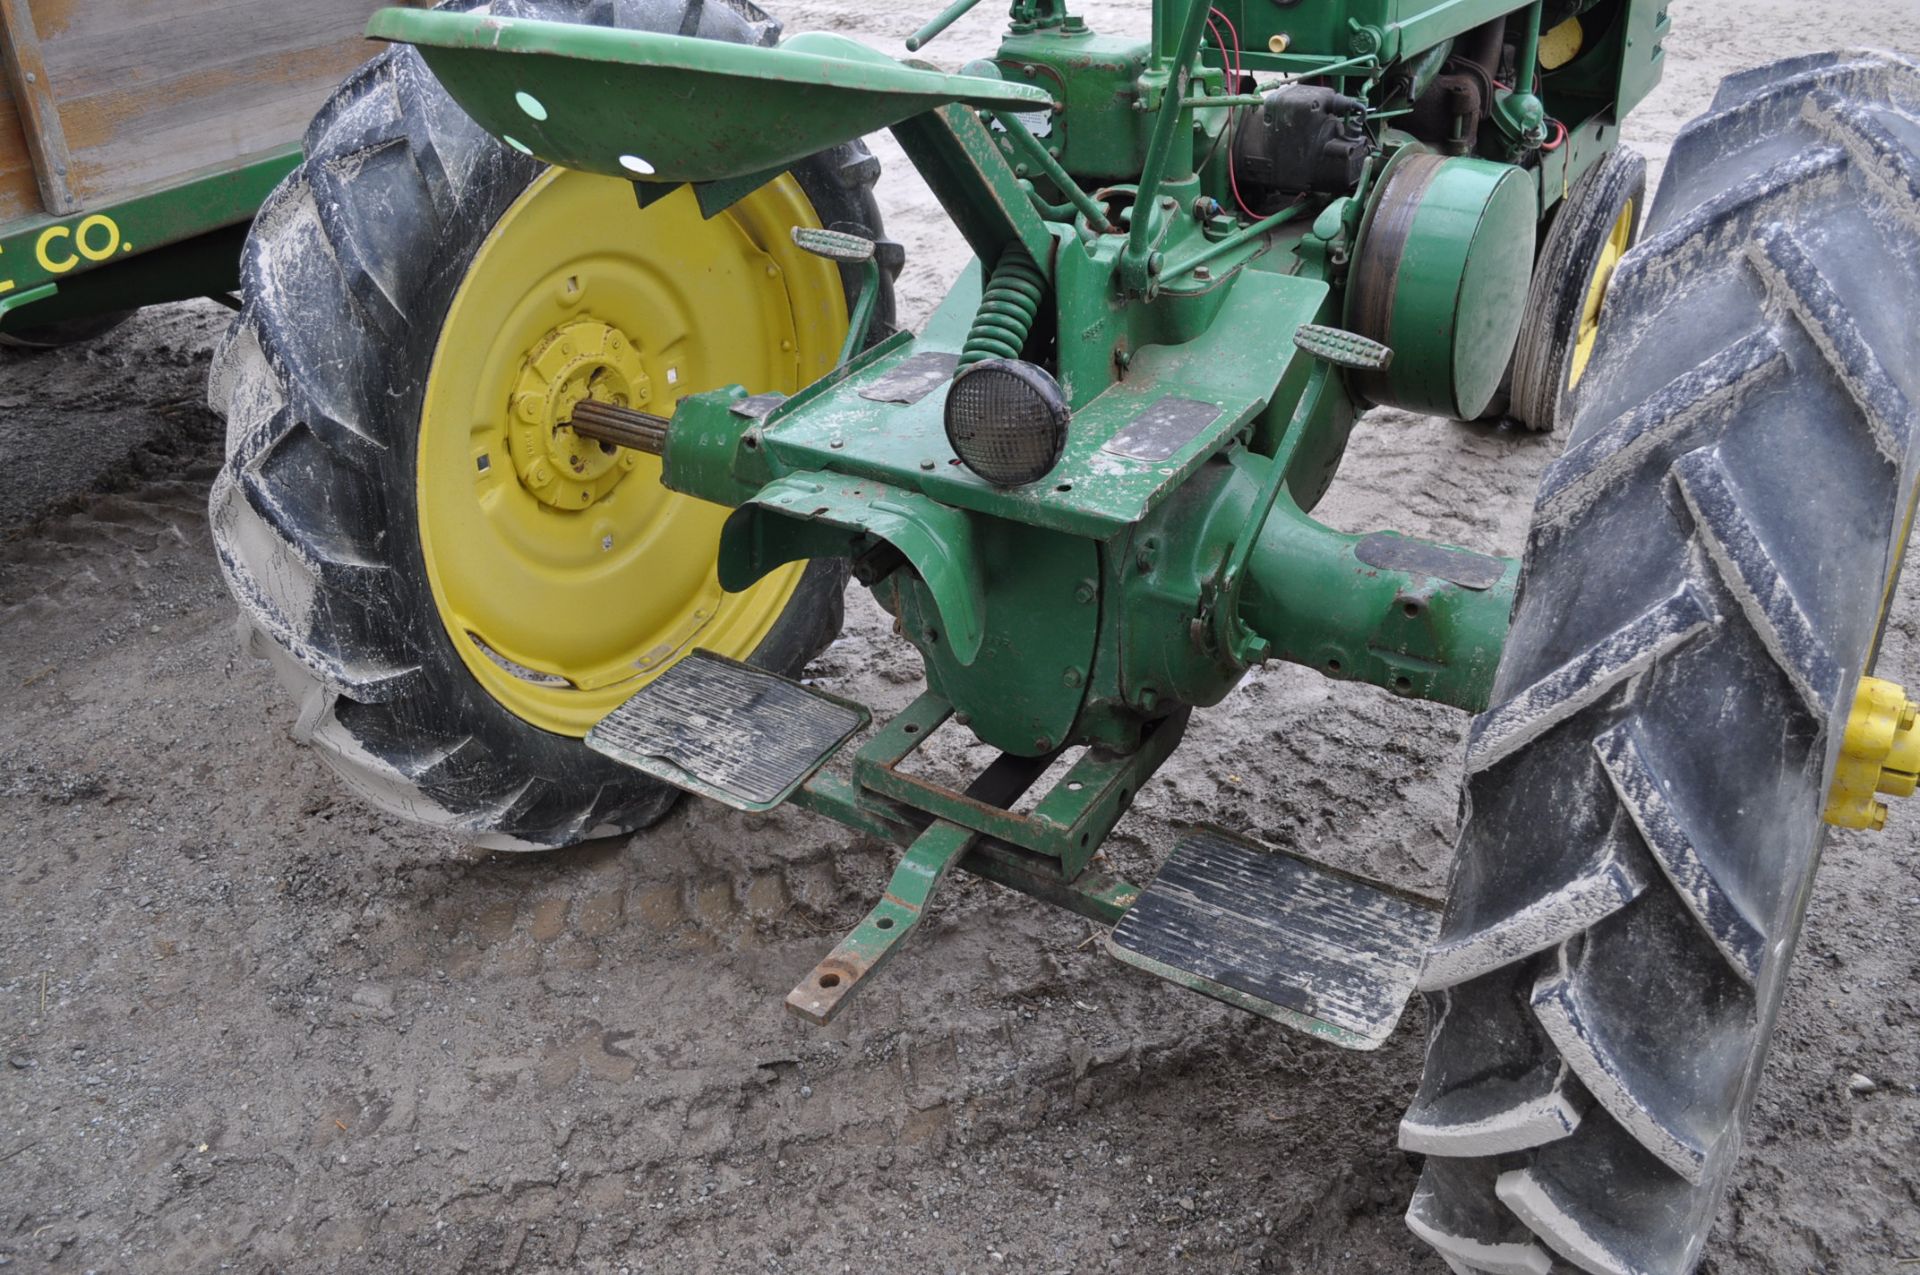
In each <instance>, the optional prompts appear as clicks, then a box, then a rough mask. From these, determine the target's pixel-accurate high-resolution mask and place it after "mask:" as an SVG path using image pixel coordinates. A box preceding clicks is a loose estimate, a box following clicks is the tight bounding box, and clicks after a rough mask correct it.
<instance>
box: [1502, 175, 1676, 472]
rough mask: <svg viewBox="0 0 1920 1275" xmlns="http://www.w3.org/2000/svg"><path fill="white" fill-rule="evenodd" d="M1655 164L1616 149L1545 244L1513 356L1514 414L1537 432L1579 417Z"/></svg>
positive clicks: (1569, 201)
mask: <svg viewBox="0 0 1920 1275" xmlns="http://www.w3.org/2000/svg"><path fill="white" fill-rule="evenodd" d="M1646 204H1647V161H1646V160H1645V159H1643V158H1641V157H1640V155H1639V154H1637V153H1636V152H1634V151H1630V150H1627V149H1625V148H1615V149H1614V150H1612V151H1609V152H1608V153H1607V156H1606V158H1604V159H1602V160H1601V161H1600V162H1599V163H1597V164H1595V165H1594V166H1593V167H1592V168H1590V169H1588V170H1587V171H1586V172H1585V173H1583V174H1582V175H1581V177H1580V180H1579V181H1577V182H1575V183H1574V186H1573V189H1572V190H1571V191H1569V192H1567V197H1566V199H1565V200H1564V201H1563V202H1562V204H1561V207H1560V210H1559V212H1558V213H1557V214H1556V215H1555V217H1554V219H1553V225H1552V226H1551V227H1549V228H1548V230H1547V235H1546V239H1545V240H1544V241H1543V242H1542V243H1541V245H1540V258H1539V261H1538V263H1537V264H1536V265H1535V266H1534V270H1533V284H1532V286H1531V287H1530V288H1529V289H1528V292H1527V307H1526V318H1525V319H1524V320H1523V321H1522V323H1521V326H1520V341H1519V344H1518V345H1517V346H1516V347H1515V348H1514V352H1513V372H1512V377H1511V380H1510V382H1509V385H1508V397H1507V415H1508V416H1510V417H1512V418H1513V419H1514V420H1516V421H1519V422H1520V423H1521V424H1522V425H1524V426H1526V427H1527V428H1528V429H1530V430H1533V431H1534V432H1536V433H1541V434H1544V433H1548V432H1550V431H1552V430H1553V429H1555V428H1556V427H1557V426H1559V425H1561V424H1563V423H1565V422H1567V421H1570V420H1572V419H1573V417H1574V415H1575V412H1576V410H1577V408H1578V392H1579V388H1580V383H1581V381H1582V380H1583V379H1585V376H1586V371H1587V365H1588V361H1589V360H1590V359H1591V358H1592V355H1593V349H1594V345H1595V344H1596V338H1597V337H1598V335H1599V325H1600V310H1601V305H1602V303H1603V302H1604V301H1605V300H1606V296H1607V288H1608V286H1609V284H1610V283H1611V282H1612V279H1613V275H1614V271H1615V270H1616V269H1618V267H1619V264H1620V259H1621V257H1623V256H1624V255H1625V254H1626V252H1627V250H1628V249H1629V248H1631V247H1632V246H1633V245H1634V243H1635V242H1636V241H1637V240H1638V239H1639V237H1640V219H1641V215H1642V213H1643V211H1644V210H1645V208H1646Z"/></svg>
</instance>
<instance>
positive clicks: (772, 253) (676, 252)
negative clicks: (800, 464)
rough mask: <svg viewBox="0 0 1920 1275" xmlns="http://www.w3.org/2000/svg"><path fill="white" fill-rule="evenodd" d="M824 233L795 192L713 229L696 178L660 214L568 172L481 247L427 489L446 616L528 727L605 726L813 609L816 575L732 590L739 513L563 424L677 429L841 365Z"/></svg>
mask: <svg viewBox="0 0 1920 1275" xmlns="http://www.w3.org/2000/svg"><path fill="white" fill-rule="evenodd" d="M819 224H820V223H819V219H818V218H817V217H816V216H815V214H814V211H813V208H812V205H811V204H810V203H809V202H808V200H807V198H806V196H805V194H803V193H802V192H801V190H800V187H799V185H798V184H797V183H796V182H795V181H794V180H793V179H792V178H791V177H781V178H780V179H779V180H777V181H775V182H772V183H771V184H769V185H768V186H766V187H763V188H762V189H761V190H759V191H758V192H756V193H755V194H753V195H751V196H749V197H748V198H747V199H745V200H743V201H741V202H740V203H738V204H736V205H735V206H734V207H733V208H732V209H730V210H729V211H727V212H726V213H723V214H721V215H720V216H717V217H714V218H713V219H711V220H706V219H703V218H702V217H701V216H700V210H699V207H698V205H697V204H696V203H695V201H694V198H693V195H692V193H691V192H690V191H689V190H687V189H686V188H684V187H683V188H682V189H680V190H678V191H676V192H674V193H673V194H671V195H669V196H667V197H665V198H663V199H661V200H659V201H657V202H656V203H654V204H652V205H651V206H649V207H648V208H646V209H645V210H642V209H640V208H639V207H638V206H637V204H636V202H635V200H634V196H633V187H632V186H631V185H630V184H629V183H627V182H624V181H618V180H614V179H610V178H604V177H594V176H590V175H587V174H583V173H576V172H569V171H565V170H561V169H551V170H549V171H548V172H546V173H545V174H543V175H542V176H541V177H540V178H538V179H537V180H536V181H535V182H534V183H533V184H532V185H531V186H529V187H528V188H527V190H526V191H525V192H524V193H523V194H522V195H521V196H520V198H519V199H518V200H516V201H515V202H514V204H513V206H512V207H510V208H509V209H507V211H506V213H505V214H504V215H503V216H502V217H501V218H500V220H499V222H498V223H497V224H496V225H495V226H494V228H493V230H492V232H491V233H490V234H489V235H488V236H487V238H486V240H485V241H484V242H483V243H482V244H481V246H480V249H479V251H478V252H477V253H476V254H475V256H474V259H473V262H472V264H471V266H470V267H469V269H468V272H467V276H466V279H465V280H464V281H463V282H462V283H461V285H460V289H459V291H458V292H457V293H456V294H455V295H454V298H453V303H452V305H451V306H450V307H449V308H448V310H447V317H446V321H445V323H444V324H443V325H442V327H441V331H440V338H439V342H438V345H437V346H436V347H435V350H434V356H433V363H432V367H431V370H430V372H429V374H428V382H427V392H426V398H425V401H424V403H423V404H422V407H421V413H420V446H419V467H418V470H417V473H416V497H417V502H418V510H419V525H420V546H421V551H422V554H423V556H424V558H425V563H426V571H427V578H428V580H429V582H430V583H431V586H432V589H433V598H434V602H435V604H436V606H437V607H438V609H439V612H440V619H441V621H442V623H443V624H444V625H445V626H446V630H447V634H448V636H449V638H451V640H452V642H453V646H454V649H455V650H457V651H458V652H459V653H460V658H461V659H462V660H463V661H464V662H465V663H466V666H467V668H468V670H469V671H470V672H471V673H472V674H473V676H474V678H475V680H477V681H478V682H479V683H480V685H481V686H483V687H484V688H485V689H486V690H487V692H488V693H489V694H490V695H492V696H493V698H494V699H496V700H498V701H499V702H500V703H501V704H502V705H504V706H505V707H506V708H507V709H509V710H510V711H512V712H513V713H515V714H517V715H518V716H520V717H522V718H524V719H525V720H527V721H529V722H531V723H533V724H534V725H536V726H540V727H543V728H545V729H547V730H551V731H556V732H559V733H561V734H566V735H576V736H577V735H584V734H585V733H586V732H587V730H588V729H589V728H591V727H592V726H593V724H594V723H595V722H597V721H598V720H599V719H600V718H601V717H603V716H605V715H606V714H607V713H609V712H611V711H612V710H613V709H614V708H616V707H617V706H618V705H620V704H621V703H622V702H624V701H625V700H626V699H627V697H628V696H630V695H632V694H633V692H634V691H636V690H637V689H639V687H640V686H641V685H643V684H644V683H645V682H646V681H647V680H648V679H650V678H652V677H654V676H657V675H658V674H659V673H660V672H661V671H662V670H663V669H665V668H667V667H668V666H669V665H671V664H672V663H673V662H674V661H675V660H677V659H679V658H680V657H681V656H683V655H685V654H686V653H687V652H688V651H690V650H692V649H693V648H694V647H696V646H701V647H706V648H708V649H710V650H714V651H718V652H719V653H721V654H723V655H728V656H732V657H734V658H737V659H738V658H745V657H746V656H747V655H748V654H750V653H751V652H752V651H753V650H754V648H755V647H757V646H758V645H759V644H760V642H761V640H762V639H763V638H765V637H766V635H767V632H768V630H769V629H771V628H772V627H773V624H774V622H775V621H776V620H777V619H778V618H779V616H780V613H781V611H782V610H783V609H784V608H785V606H786V604H787V602H788V600H789V599H790V598H791V597H792V596H793V591H794V589H795V588H796V587H797V586H798V584H799V581H800V575H801V572H802V571H803V570H804V569H805V564H804V563H794V564H791V565H789V566H787V567H785V568H783V569H781V570H779V571H776V572H774V573H773V574H771V575H769V576H767V577H766V578H765V579H763V580H761V581H760V582H759V583H758V584H756V585H754V586H753V587H752V588H751V589H749V590H748V591H746V592H744V593H738V594H728V593H725V592H723V591H722V590H721V588H720V585H719V581H718V579H717V578H716V576H715V569H714V562H715V550H716V546H717V542H718V537H719V531H720V524H721V522H722V521H723V520H724V519H725V517H726V514H727V511H726V510H725V509H722V508H720V507H719V506H716V505H710V504H707V503H705V502H704V501H699V500H693V499H690V498H688V497H685V496H680V495H677V494H675V493H673V492H670V491H668V490H667V489H666V488H664V487H662V486H661V485H660V462H659V461H658V460H657V459H656V458H654V457H652V456H646V455H642V454H639V453H636V452H629V451H625V450H621V449H612V450H609V449H606V448H603V447H602V446H601V445H599V444H597V443H593V442H591V441H589V440H583V439H580V438H578V437H576V436H575V435H574V434H573V431H572V430H570V429H567V428H566V427H565V426H563V425H560V424H558V422H561V421H564V420H566V419H567V418H568V416H569V415H570V414H571V411H572V407H573V404H574V403H576V402H578V401H579V400H580V399H581V398H584V397H593V398H598V399H601V400H603V401H610V402H620V403H625V404H628V405H631V406H634V407H641V408H645V409H646V410H648V411H651V412H657V413H659V414H661V415H669V414H671V413H672V411H673V407H674V404H675V403H676V402H678V401H679V399H681V398H682V397H684V396H685V395H688V394H694V393H699V392H701V391H703V390H709V389H714V388H716V387H719V386H723V385H733V384H739V385H744V386H746V388H747V389H748V390H749V391H751V392H753V393H761V392H765V391H782V392H786V393H791V392H792V391H794V390H796V389H798V388H799V387H800V386H802V385H804V384H806V383H807V382H809V381H811V380H813V379H814V378H816V377H818V376H820V375H821V374H823V373H825V372H827V371H829V370H830V369H831V368H832V367H833V364H834V361H835V359H836V357H837V356H838V353H839V347H840V342H841V340H842V338H843V337H844V336H845V335H846V330H847V310H846V297H845V295H844V293H843V292H842V290H841V285H840V276H839V272H838V270H837V269H836V268H835V267H834V266H833V265H832V264H831V263H829V262H826V261H823V260H821V259H819V258H816V257H813V256H810V255H808V254H806V253H803V252H801V251H800V250H799V249H797V248H795V247H794V246H793V241H792V239H791V238H790V232H791V229H792V228H793V227H794V226H796V225H804V226H817V225H819Z"/></svg>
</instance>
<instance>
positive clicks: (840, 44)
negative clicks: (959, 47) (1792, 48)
mask: <svg viewBox="0 0 1920 1275" xmlns="http://www.w3.org/2000/svg"><path fill="white" fill-rule="evenodd" d="M367 34H368V35H370V36H372V37H374V38H376V39H381V40H398V41H404V42H406V43H409V44H413V45H416V46H418V47H419V49H420V53H421V55H422V56H423V57H425V58H426V60H427V65H428V66H429V67H431V68H432V70H433V73H434V75H435V76H436V77H438V79H439V81H440V83H441V84H442V85H444V86H445V87H446V89H447V91H448V92H449V93H451V94H452V95H453V97H454V100H456V101H457V102H459V103H460V105H461V107H462V108H464V109H465V110H466V112H467V113H468V114H469V115H471V116H473V118H474V119H475V120H477V121H478V122H479V123H480V124H481V125H482V126H484V127H486V128H487V129H489V130H491V131H492V132H494V133H497V134H499V135H500V136H502V137H504V138H506V139H507V140H508V141H509V142H511V143H512V144H514V145H516V146H518V147H520V148H521V149H522V150H525V151H528V152H529V153H531V154H534V155H537V156H539V157H540V158H541V159H544V160H546V161H548V162H549V163H554V164H559V165H562V166H564V167H567V168H576V169H580V170H582V171H585V172H591V173H601V174H604V175H607V176H610V177H626V178H631V179H641V180H648V181H656V182H667V183H677V182H711V181H724V180H728V179H736V178H744V177H751V176H755V175H759V174H771V173H774V172H778V171H780V170H781V169H784V168H786V167H788V166H789V165H791V164H793V163H795V162H797V161H799V160H802V159H805V158H806V157H807V156H809V155H812V154H815V153H816V152H818V151H821V150H825V149H826V148H828V147H830V146H836V145H839V144H840V143H842V142H846V141H849V140H851V139H853V138H856V137H861V136H864V135H865V134H867V133H871V132H874V131H876V130H878V129H883V128H887V127H889V126H891V125H894V124H897V123H899V122H900V121H901V120H904V119H907V118H909V117H911V116H914V115H918V114H920V113H921V112H923V111H928V110H932V109H934V108H936V107H940V106H944V105H946V104H948V103H950V102H960V103H965V104H966V105H968V106H975V107H983V108H998V109H1026V110H1032V109H1033V108H1034V107H1036V106H1038V107H1043V108H1044V107H1045V106H1047V105H1048V104H1049V102H1050V101H1051V99H1050V98H1049V97H1048V96H1047V94H1046V92H1045V90H1043V89H1040V88H1036V87H1034V86H1032V85H1026V84H1005V83H1002V82H1001V81H999V80H994V79H989V78H987V77H985V76H977V75H944V74H941V73H940V72H937V71H926V70H920V69H918V68H915V67H909V66H903V65H901V64H900V63H899V62H896V61H894V60H893V59H892V58H890V57H888V56H886V55H885V54H884V53H879V52H876V51H875V50H872V49H869V48H867V47H866V46H865V45H863V44H860V43H859V42H858V41H855V40H850V39H848V38H846V37H845V36H838V35H832V34H828V33H825V32H805V33H802V34H800V35H796V36H793V37H792V38H791V39H789V40H787V41H786V42H785V43H784V44H782V45H780V46H779V47H778V48H771V49H768V48H759V47H756V46H753V45H743V44H728V43H724V42H721V41H717V40H701V39H696V38H693V37H691V36H681V35H660V34H655V33H653V32H647V31H620V30H615V29H613V28H610V27H597V26H586V25H582V24H577V23H571V22H538V21H532V20H528V19H520V18H496V17H492V16H490V15H487V14H474V13H442V12H421V11H417V10H412V9H382V10H381V11H380V12H379V13H376V14H375V15H374V16H373V20H372V21H371V22H370V23H368V25H367Z"/></svg>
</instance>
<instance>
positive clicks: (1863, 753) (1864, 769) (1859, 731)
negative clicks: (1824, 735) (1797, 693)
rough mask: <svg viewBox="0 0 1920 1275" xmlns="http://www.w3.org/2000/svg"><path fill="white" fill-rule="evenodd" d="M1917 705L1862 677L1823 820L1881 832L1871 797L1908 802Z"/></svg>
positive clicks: (1880, 811) (1918, 777)
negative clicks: (1902, 798) (1894, 798)
mask: <svg viewBox="0 0 1920 1275" xmlns="http://www.w3.org/2000/svg"><path fill="white" fill-rule="evenodd" d="M1916 724H1920V705H1916V704H1914V703H1913V701H1912V700H1909V699H1908V698H1907V693H1906V691H1905V690H1903V689H1902V688H1901V687H1900V686H1898V685H1896V684H1895V683H1893V682H1888V681H1883V680H1882V679H1880V678H1877V677H1862V678H1861V679H1860V689H1859V690H1857V691H1855V692H1854V696H1853V710H1852V711H1851V712H1850V713H1849V714H1848V715H1847V731H1846V735H1845V737H1844V738H1843V740H1842V741H1841V745H1840V760H1839V762H1838V763H1837V764H1836V765H1835V766H1834V769H1833V786H1832V787H1831V788H1829V789H1828V790H1827V808H1826V811H1825V813H1824V814H1823V816H1822V817H1823V818H1824V819H1825V820H1826V821H1827V822H1828V823H1830V824H1833V825H1835V826H1836V827H1840V828H1869V829H1872V830H1874V831H1876V832H1877V831H1879V830H1880V829H1882V828H1884V827H1886V826H1887V805H1886V803H1885V802H1883V801H1880V800H1878V799H1877V798H1876V797H1875V794H1876V793H1884V794H1886V795H1887V796H1889V797H1911V796H1913V791H1914V788H1915V787H1916V786H1917V785H1920V730H1916V729H1915V726H1916Z"/></svg>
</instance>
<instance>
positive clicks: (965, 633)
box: [719, 471, 1004, 665]
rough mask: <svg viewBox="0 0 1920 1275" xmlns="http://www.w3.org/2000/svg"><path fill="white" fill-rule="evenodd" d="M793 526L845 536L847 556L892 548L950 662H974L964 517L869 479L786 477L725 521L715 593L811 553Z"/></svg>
mask: <svg viewBox="0 0 1920 1275" xmlns="http://www.w3.org/2000/svg"><path fill="white" fill-rule="evenodd" d="M795 522H802V523H817V524H820V525H822V526H825V527H830V528H834V529H836V530H838V531H841V532H843V533H848V535H847V537H846V543H847V548H846V549H845V550H844V552H845V553H846V555H847V556H848V557H851V556H853V555H854V553H856V552H858V551H859V550H861V549H863V548H865V547H866V544H865V538H870V539H871V540H881V541H885V542H886V543H887V544H890V545H892V546H893V547H894V548H895V549H896V550H898V551H899V552H900V554H901V556H902V557H904V558H905V560H906V562H907V563H908V565H909V566H911V567H912V569H913V573H914V574H915V575H916V576H917V577H918V578H919V580H920V582H921V585H922V587H923V588H924V589H925V590H926V593H927V596H928V597H929V598H930V599H931V600H932V606H931V608H930V609H931V612H932V618H931V620H930V624H931V625H937V627H938V631H939V632H940V633H941V635H942V636H941V639H940V640H941V641H943V642H944V643H945V645H946V647H947V648H948V649H950V650H951V651H952V652H953V657H954V658H955V659H956V660H957V661H959V663H960V664H961V665H968V664H972V663H973V662H974V660H975V659H976V658H977V657H978V656H979V654H980V645H981V643H982V642H983V641H984V640H985V638H986V614H987V595H986V586H985V581H984V580H983V579H982V578H981V574H980V573H979V572H978V571H977V570H975V569H974V562H975V559H976V558H977V557H978V554H979V548H978V546H977V544H976V543H975V540H976V537H975V528H974V522H973V519H971V518H970V517H969V516H968V515H967V514H965V513H963V512H962V511H960V510H958V509H954V508H952V507H951V506H949V505H943V504H941V503H939V502H938V501H935V500H929V499H928V498H927V497H925V496H922V495H920V494H919V493H918V492H914V491H905V490H902V489H900V488H897V487H890V486H888V485H887V484H884V483H879V482H875V481H874V480H872V479H860V478H850V477H846V476H843V475H838V474H831V473H823V472H819V471H813V472H802V473H797V474H789V475H787V476H786V477H784V478H781V479H778V480H776V481H774V482H771V483H768V484H767V485H766V486H765V487H763V488H761V489H760V490H759V491H758V492H757V493H755V495H754V497H753V499H752V500H750V501H748V502H747V503H746V504H744V505H742V506H741V507H740V508H739V509H737V510H736V511H735V512H734V514H733V516H732V517H730V518H729V519H728V520H727V525H726V528H725V530H724V531H723V532H722V534H721V539H720V564H719V573H720V584H721V587H723V588H725V589H729V590H732V591H735V592H738V591H740V590H742V589H745V588H747V587H748V586H749V585H751V584H752V583H753V582H754V581H756V580H758V579H759V578H760V577H761V576H764V575H765V574H767V572H769V571H772V570H773V569H774V568H775V567H778V566H780V565H782V564H783V563H786V562H791V561H794V556H793V554H794V552H795V550H796V549H799V548H803V547H804V548H807V549H809V550H811V549H812V548H814V544H815V542H814V541H813V538H812V537H807V536H798V535H796V534H795V531H794V528H793V527H792V524H793V523H795ZM805 556H825V555H816V554H813V553H809V554H807V555H805ZM1003 604H1004V600H1003Z"/></svg>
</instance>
